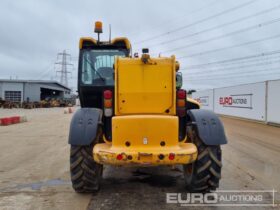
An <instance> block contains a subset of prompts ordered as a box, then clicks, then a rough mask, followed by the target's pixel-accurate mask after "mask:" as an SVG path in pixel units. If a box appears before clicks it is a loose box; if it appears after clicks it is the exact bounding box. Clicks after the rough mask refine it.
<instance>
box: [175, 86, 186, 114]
mask: <svg viewBox="0 0 280 210" xmlns="http://www.w3.org/2000/svg"><path fill="white" fill-rule="evenodd" d="M186 100H187V91H186V90H183V89H180V90H178V91H177V115H178V116H179V117H184V116H186Z"/></svg>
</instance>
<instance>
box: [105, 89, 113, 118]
mask: <svg viewBox="0 0 280 210" xmlns="http://www.w3.org/2000/svg"><path fill="white" fill-rule="evenodd" d="M103 96H104V101H103V106H104V115H105V117H111V116H112V115H113V92H112V91H111V90H105V91H104V92H103Z"/></svg>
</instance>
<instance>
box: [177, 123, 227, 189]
mask: <svg viewBox="0 0 280 210" xmlns="http://www.w3.org/2000/svg"><path fill="white" fill-rule="evenodd" d="M188 137H189V138H190V139H191V141H192V142H193V143H194V144H195V145H196V146H197V150H198V157H197V160H196V161H195V162H193V163H191V164H187V165H184V167H183V168H184V177H185V183H186V187H187V189H188V190H189V191H190V192H200V193H207V192H209V191H213V190H216V188H218V187H219V181H220V179H221V169H222V151H221V148H220V146H219V145H215V146H212V145H211V146H208V145H205V144H204V143H203V142H202V141H201V140H200V139H199V137H198V136H197V134H196V132H195V130H194V129H193V128H192V129H191V130H190V131H189V132H188Z"/></svg>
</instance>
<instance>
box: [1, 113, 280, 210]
mask: <svg viewBox="0 0 280 210" xmlns="http://www.w3.org/2000/svg"><path fill="white" fill-rule="evenodd" d="M11 115H26V116H27V119H28V122H26V123H22V124H16V125H11V126H5V127H4V126H1V127H0V209H145V208H146V209H162V210H163V209H175V208H179V209H184V208H186V207H180V206H179V205H178V204H166V193H175V192H177V193H178V192H179V193H185V190H184V187H183V178H182V173H181V171H180V170H181V169H180V167H179V166H178V167H175V168H169V167H155V168H141V169H138V168H115V167H109V166H106V167H105V170H104V174H103V181H102V188H101V190H100V191H99V192H98V193H96V194H93V195H91V194H77V193H75V192H74V191H73V190H72V187H71V182H70V177H69V145H68V144H67V138H68V130H69V124H70V120H71V117H72V114H64V113H63V108H51V109H33V110H23V109H12V110H7V109H0V117H5V116H11ZM222 120H223V122H224V125H225V128H226V133H227V136H228V139H229V144H228V145H226V146H223V147H222V149H223V171H222V176H223V177H222V180H221V183H220V188H219V190H272V189H275V190H278V191H280V181H279V180H280V179H279V174H280V137H279V136H280V128H277V127H272V126H267V125H263V124H259V123H254V122H247V121H241V120H237V119H230V118H225V117H222ZM266 196H267V197H266V198H267V199H271V195H270V194H267V195H266ZM275 197H276V203H280V196H279V193H276V195H275ZM188 208H189V207H188ZM193 208H194V209H201V207H193ZM213 208H215V209H224V207H213ZM249 208H250V209H254V208H253V207H244V209H249ZM267 208H269V207H267ZM276 208H277V207H276ZM203 209H212V208H211V207H207V208H205V207H204V208H203ZM236 209H242V208H241V207H236ZM274 209H275V208H274Z"/></svg>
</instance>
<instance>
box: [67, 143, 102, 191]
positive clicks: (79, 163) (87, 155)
mask: <svg viewBox="0 0 280 210" xmlns="http://www.w3.org/2000/svg"><path fill="white" fill-rule="evenodd" d="M92 149H93V146H92V145H89V146H73V145H71V149H70V172H71V181H72V187H73V189H74V190H75V191H76V192H79V193H92V192H96V191H98V190H99V187H100V180H101V177H102V170H103V166H102V165H100V164H98V163H96V162H95V161H94V160H93V156H92Z"/></svg>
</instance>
